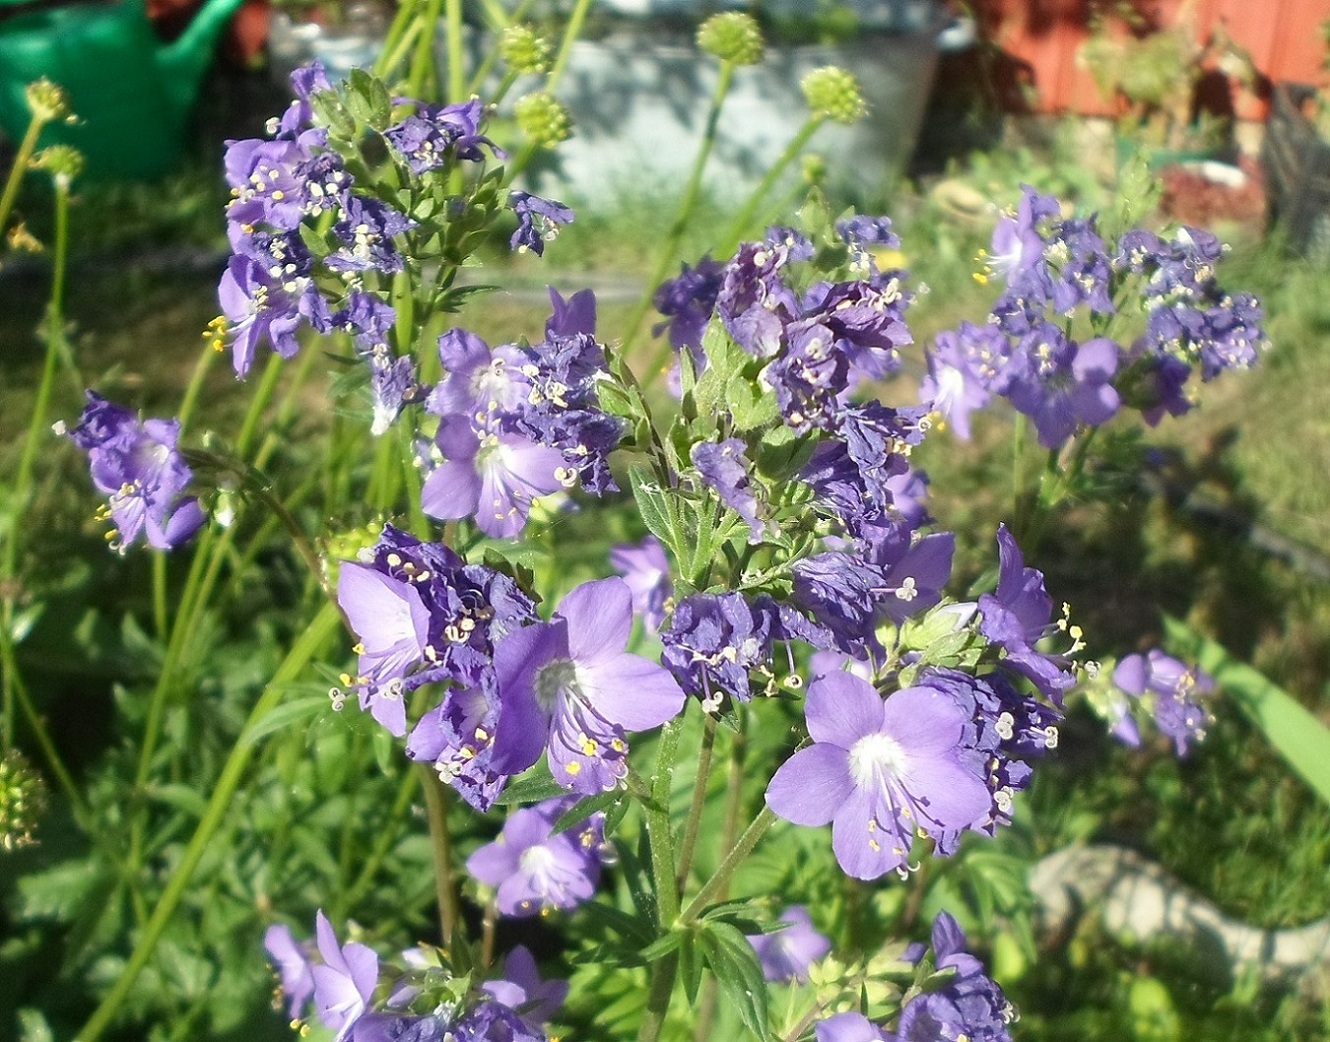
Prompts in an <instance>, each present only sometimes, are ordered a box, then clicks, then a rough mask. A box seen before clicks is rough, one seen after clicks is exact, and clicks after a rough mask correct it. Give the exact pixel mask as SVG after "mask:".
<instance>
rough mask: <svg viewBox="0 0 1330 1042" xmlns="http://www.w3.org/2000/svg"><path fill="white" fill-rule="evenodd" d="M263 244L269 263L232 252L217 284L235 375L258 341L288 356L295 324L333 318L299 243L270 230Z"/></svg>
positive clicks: (293, 348)
mask: <svg viewBox="0 0 1330 1042" xmlns="http://www.w3.org/2000/svg"><path fill="white" fill-rule="evenodd" d="M262 245H263V247H264V248H265V249H266V250H267V253H268V260H269V261H270V262H271V263H264V262H263V261H261V260H259V259H257V258H256V257H254V256H252V255H250V254H241V253H237V254H233V255H232V256H231V259H230V260H228V261H227V263H226V271H225V272H224V273H223V274H222V280H221V282H220V283H219V284H218V287H217V297H218V300H219V302H220V303H221V306H222V313H223V314H224V315H225V316H226V318H227V321H228V322H229V323H230V326H231V329H230V335H231V337H232V342H231V361H232V365H233V367H234V368H235V371H236V375H237V376H239V377H244V376H245V374H246V373H248V372H249V367H250V366H251V365H252V364H253V362H254V352H255V350H256V349H257V347H258V345H259V343H260V342H262V341H264V340H266V341H267V342H268V343H269V344H270V345H271V346H272V349H273V350H274V351H276V352H277V353H278V354H279V355H281V356H282V357H283V358H291V357H292V356H293V355H295V353H296V352H297V351H298V350H300V344H299V342H298V341H297V340H296V330H297V329H299V328H300V326H301V324H302V323H304V322H308V323H310V324H311V325H313V326H314V327H315V328H320V329H327V328H328V327H329V324H330V321H331V319H330V316H329V315H328V303H327V301H326V300H324V298H323V295H322V294H321V293H320V292H319V288H318V286H317V285H316V284H315V282H314V279H313V278H312V276H311V274H310V267H309V260H308V254H307V251H305V249H304V247H303V245H301V244H299V242H298V241H297V240H290V239H283V238H280V237H273V236H267V237H264V239H263V242H262Z"/></svg>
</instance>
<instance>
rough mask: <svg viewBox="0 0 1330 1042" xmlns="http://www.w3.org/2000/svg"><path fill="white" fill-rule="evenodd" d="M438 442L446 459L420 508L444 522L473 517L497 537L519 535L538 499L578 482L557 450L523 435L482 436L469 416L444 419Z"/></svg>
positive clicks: (423, 495) (429, 479)
mask: <svg viewBox="0 0 1330 1042" xmlns="http://www.w3.org/2000/svg"><path fill="white" fill-rule="evenodd" d="M435 443H436V445H437V446H438V448H439V451H440V452H441V453H442V455H443V458H444V462H443V463H441V464H439V465H438V466H437V467H435V469H434V470H433V471H432V472H431V473H430V475H429V477H427V478H426V479H425V484H424V486H423V487H422V489H421V494H420V505H421V509H422V510H424V511H425V513H426V514H428V515H429V516H430V517H435V518H439V519H440V520H445V521H446V520H453V519H455V518H462V517H472V516H474V517H475V519H476V526H477V527H478V528H479V529H480V530H481V531H482V532H484V533H485V534H486V535H488V536H493V537H494V538H512V537H514V536H516V535H517V534H518V533H520V532H521V531H522V529H523V528H525V527H526V519H527V515H528V514H530V512H531V504H532V503H533V502H534V501H535V500H537V499H539V498H540V497H541V496H548V495H551V494H552V493H555V492H561V491H564V490H565V489H567V488H570V487H571V486H572V485H573V483H574V482H575V480H576V476H575V474H574V473H573V472H572V471H570V470H569V468H567V467H565V466H564V458H563V453H562V452H560V451H559V450H558V449H554V448H550V447H549V446H547V445H541V444H538V443H537V442H534V441H532V440H531V439H529V438H526V437H523V436H522V435H520V434H511V433H507V432H490V431H484V432H482V433H480V434H477V432H476V431H475V430H474V429H473V428H472V426H471V421H470V420H469V419H467V418H466V417H464V416H454V417H449V418H448V419H446V420H444V421H443V422H442V423H440V424H439V430H438V433H437V434H436V435H435Z"/></svg>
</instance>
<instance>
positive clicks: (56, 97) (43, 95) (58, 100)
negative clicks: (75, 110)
mask: <svg viewBox="0 0 1330 1042" xmlns="http://www.w3.org/2000/svg"><path fill="white" fill-rule="evenodd" d="M23 96H24V97H25V98H26V99H27V102H28V108H29V109H31V110H32V116H33V118H34V119H36V120H38V121H39V122H42V123H50V122H51V121H52V120H57V119H63V118H64V117H65V116H67V115H69V99H68V98H67V97H66V96H65V88H64V87H61V86H60V85H59V84H58V83H52V82H51V81H50V80H48V79H47V78H46V77H45V76H43V77H42V78H41V79H39V80H35V81H34V82H32V83H29V84H28V85H27V86H26V87H24V88H23Z"/></svg>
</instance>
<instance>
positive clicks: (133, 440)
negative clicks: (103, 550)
mask: <svg viewBox="0 0 1330 1042" xmlns="http://www.w3.org/2000/svg"><path fill="white" fill-rule="evenodd" d="M69 437H70V439H71V440H72V441H73V442H74V444H75V445H77V446H78V447H79V448H81V449H83V450H84V451H85V452H86V453H87V454H88V462H89V464H90V470H91V473H92V483H93V485H94V486H95V487H96V489H97V491H98V492H100V493H102V494H103V495H105V496H108V497H109V498H108V500H107V503H106V505H105V506H104V507H102V508H101V510H100V511H99V516H100V517H102V518H103V519H106V518H109V519H110V520H111V521H113V522H114V523H115V526H116V529H117V531H118V533H119V534H118V536H116V538H115V539H114V540H113V542H112V547H113V549H116V550H119V551H120V552H122V553H123V552H124V550H125V548H126V547H128V546H129V545H130V544H131V543H133V542H134V541H135V540H137V539H138V537H139V536H140V535H142V536H143V537H144V538H145V539H146V540H147V542H148V545H149V546H151V547H153V548H155V549H157V550H170V549H172V548H173V547H176V546H179V545H180V544H181V543H184V542H187V541H188V540H189V538H190V536H192V535H193V534H194V533H195V532H196V531H198V529H199V526H201V525H202V524H203V522H204V520H205V516H204V513H203V509H202V508H201V507H200V506H199V503H198V500H197V499H194V498H193V497H188V498H186V497H185V496H184V491H185V489H186V488H187V487H188V486H189V483H190V481H192V480H193V477H194V473H193V471H191V470H190V468H189V466H188V465H187V464H186V463H185V460H184V457H182V456H181V455H180V452H179V450H178V449H177V448H176V442H177V440H178V439H179V437H180V422H179V421H178V420H145V421H143V422H140V421H139V419H138V417H137V416H135V415H134V414H133V413H132V412H130V411H129V410H128V409H126V408H124V407H123V406H120V405H115V404H113V403H112V402H108V401H107V400H106V399H105V398H103V397H102V396H101V395H99V394H97V393H96V392H95V391H88V392H87V404H86V405H84V407H83V413H82V415H81V416H80V417H79V422H78V424H77V425H76V426H75V427H74V428H73V430H71V431H70V432H69Z"/></svg>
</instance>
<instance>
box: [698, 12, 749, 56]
mask: <svg viewBox="0 0 1330 1042" xmlns="http://www.w3.org/2000/svg"><path fill="white" fill-rule="evenodd" d="M697 45H698V46H699V47H701V48H702V50H704V51H706V52H707V53H708V54H714V55H715V56H716V57H717V58H719V59H720V60H721V61H727V62H731V63H732V64H734V65H756V64H758V63H759V62H760V61H761V60H762V30H761V29H759V28H758V25H757V22H756V21H755V20H754V19H753V16H752V15H747V14H743V13H742V12H740V11H730V12H727V13H725V14H716V15H712V16H711V17H710V18H708V19H707V20H706V21H705V22H703V23H702V25H701V26H700V27H699V28H698V30H697Z"/></svg>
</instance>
